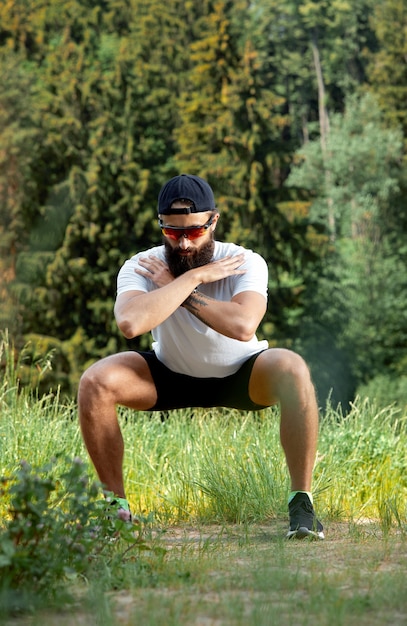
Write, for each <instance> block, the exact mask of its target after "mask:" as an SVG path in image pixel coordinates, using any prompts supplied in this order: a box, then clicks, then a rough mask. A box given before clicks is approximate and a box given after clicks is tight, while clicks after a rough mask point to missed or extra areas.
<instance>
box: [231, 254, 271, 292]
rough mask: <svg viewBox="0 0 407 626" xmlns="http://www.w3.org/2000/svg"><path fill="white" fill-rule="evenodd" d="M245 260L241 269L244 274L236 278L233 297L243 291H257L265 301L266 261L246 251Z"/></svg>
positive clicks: (266, 285) (266, 284)
mask: <svg viewBox="0 0 407 626" xmlns="http://www.w3.org/2000/svg"><path fill="white" fill-rule="evenodd" d="M245 256H246V259H245V262H244V264H243V265H242V266H241V269H244V270H246V273H245V274H241V275H239V276H237V277H236V280H235V284H234V287H233V295H234V296H235V295H237V294H238V293H242V292H243V291H257V292H258V293H261V294H262V295H263V296H264V297H265V298H266V300H267V287H268V267H267V263H266V261H265V260H264V259H263V257H261V256H260V255H259V254H257V252H252V251H246V255H245Z"/></svg>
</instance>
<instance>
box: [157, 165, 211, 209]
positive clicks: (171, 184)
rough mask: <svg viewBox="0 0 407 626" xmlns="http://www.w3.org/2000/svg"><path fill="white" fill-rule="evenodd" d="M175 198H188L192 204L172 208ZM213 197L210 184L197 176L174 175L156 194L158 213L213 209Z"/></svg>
mask: <svg viewBox="0 0 407 626" xmlns="http://www.w3.org/2000/svg"><path fill="white" fill-rule="evenodd" d="M176 200H189V201H190V202H192V206H190V207H187V208H183V209H172V208H171V205H172V203H173V202H175V201H176ZM215 209H216V206H215V197H214V195H213V191H212V189H211V187H210V185H209V184H208V183H207V182H206V180H204V179H203V178H200V177H199V176H194V175H192V174H180V175H179V176H174V178H171V179H170V180H169V181H167V182H166V183H165V185H163V186H162V187H161V191H160V193H159V194H158V214H159V215H171V214H174V213H202V212H203V211H214V210H215Z"/></svg>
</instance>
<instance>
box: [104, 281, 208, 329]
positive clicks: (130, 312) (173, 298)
mask: <svg viewBox="0 0 407 626" xmlns="http://www.w3.org/2000/svg"><path fill="white" fill-rule="evenodd" d="M199 284H200V283H199V282H197V279H196V277H194V274H193V272H186V273H185V274H183V275H182V276H179V277H178V278H176V279H174V278H172V277H171V281H170V282H168V283H167V284H166V285H164V286H162V287H159V288H158V289H154V290H153V291H149V292H145V291H125V292H124V293H121V294H119V295H118V296H117V299H116V303H115V306H114V315H115V318H116V322H117V325H118V327H119V329H120V331H121V332H122V333H123V335H124V336H125V337H126V338H127V339H132V338H133V337H138V336H139V335H142V334H144V333H148V332H150V331H151V330H152V329H153V328H155V327H156V326H158V325H159V324H161V323H162V322H164V321H165V320H166V319H167V318H168V317H169V316H170V315H172V314H173V313H174V311H176V309H178V307H179V306H181V304H182V303H183V302H184V300H186V299H187V298H188V296H189V295H190V294H191V292H192V291H193V290H194V289H195V288H196V287H197V286H198V285H199Z"/></svg>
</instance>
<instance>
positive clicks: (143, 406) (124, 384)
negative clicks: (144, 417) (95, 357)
mask: <svg viewBox="0 0 407 626" xmlns="http://www.w3.org/2000/svg"><path fill="white" fill-rule="evenodd" d="M83 378H84V379H85V380H86V382H87V383H88V385H87V388H88V389H89V385H90V388H92V386H93V387H94V388H99V389H100V390H101V393H105V394H107V395H108V396H109V397H110V398H112V399H113V400H114V402H115V404H122V405H123V406H127V407H129V408H132V409H138V410H140V411H142V410H147V409H149V408H151V407H152V406H153V405H154V404H155V402H156V401H157V391H156V387H155V384H154V381H153V378H152V376H151V372H150V369H149V367H148V365H147V363H146V361H145V359H143V357H142V356H141V355H140V354H138V353H137V352H132V351H129V352H122V353H119V354H113V355H111V356H108V357H105V358H104V359H101V360H100V361H97V362H96V363H94V364H93V365H92V366H91V367H90V368H89V369H88V370H87V372H86V373H85V375H84V377H83ZM81 384H82V383H81Z"/></svg>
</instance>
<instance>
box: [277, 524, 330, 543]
mask: <svg viewBox="0 0 407 626" xmlns="http://www.w3.org/2000/svg"><path fill="white" fill-rule="evenodd" d="M286 538H287V539H307V538H308V539H318V540H321V539H325V535H324V533H323V532H322V531H315V530H310V529H309V528H306V527H305V526H300V528H297V529H296V530H289V531H288V533H287V535H286Z"/></svg>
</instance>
